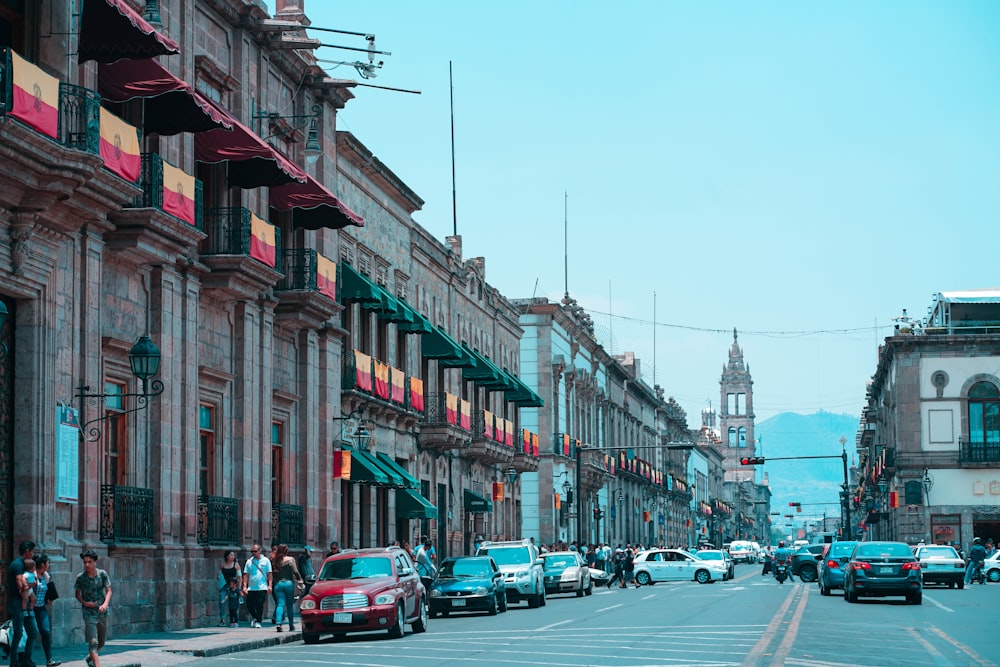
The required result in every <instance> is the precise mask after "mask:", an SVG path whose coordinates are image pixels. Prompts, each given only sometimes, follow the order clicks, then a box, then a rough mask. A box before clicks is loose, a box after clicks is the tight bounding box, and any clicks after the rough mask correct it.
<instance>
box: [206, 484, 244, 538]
mask: <svg viewBox="0 0 1000 667" xmlns="http://www.w3.org/2000/svg"><path fill="white" fill-rule="evenodd" d="M239 509H240V503H239V500H237V499H236V498H223V497H220V496H198V544H221V545H225V546H236V545H237V544H238V543H239V516H238V513H239Z"/></svg>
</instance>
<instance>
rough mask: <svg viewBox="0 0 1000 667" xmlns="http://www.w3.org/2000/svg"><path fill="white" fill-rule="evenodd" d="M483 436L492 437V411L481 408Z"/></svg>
mask: <svg viewBox="0 0 1000 667" xmlns="http://www.w3.org/2000/svg"><path fill="white" fill-rule="evenodd" d="M483 437H484V438H489V439H490V440H492V439H493V413H492V412H490V411H489V410H483Z"/></svg>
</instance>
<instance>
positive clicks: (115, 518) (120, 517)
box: [101, 484, 153, 544]
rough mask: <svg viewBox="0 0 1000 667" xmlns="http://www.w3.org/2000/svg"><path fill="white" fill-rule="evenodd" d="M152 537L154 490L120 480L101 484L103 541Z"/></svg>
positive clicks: (117, 541)
mask: <svg viewBox="0 0 1000 667" xmlns="http://www.w3.org/2000/svg"><path fill="white" fill-rule="evenodd" d="M152 541H153V490H152V489H140V488H137V487H134V486H119V485H117V484H102V485H101V542H105V543H107V544H123V543H151V542H152Z"/></svg>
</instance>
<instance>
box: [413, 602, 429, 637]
mask: <svg viewBox="0 0 1000 667" xmlns="http://www.w3.org/2000/svg"><path fill="white" fill-rule="evenodd" d="M427 617H428V613H427V600H426V599H423V598H421V600H420V614H419V615H418V616H417V620H415V621H413V622H412V623H410V627H411V628H412V629H413V633H414V634H417V633H420V632H427Z"/></svg>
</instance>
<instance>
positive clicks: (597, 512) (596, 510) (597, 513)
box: [594, 507, 604, 521]
mask: <svg viewBox="0 0 1000 667" xmlns="http://www.w3.org/2000/svg"><path fill="white" fill-rule="evenodd" d="M603 518H604V512H602V511H601V510H600V509H599V508H597V507H595V508H594V521H600V520H601V519H603Z"/></svg>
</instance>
